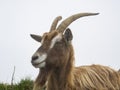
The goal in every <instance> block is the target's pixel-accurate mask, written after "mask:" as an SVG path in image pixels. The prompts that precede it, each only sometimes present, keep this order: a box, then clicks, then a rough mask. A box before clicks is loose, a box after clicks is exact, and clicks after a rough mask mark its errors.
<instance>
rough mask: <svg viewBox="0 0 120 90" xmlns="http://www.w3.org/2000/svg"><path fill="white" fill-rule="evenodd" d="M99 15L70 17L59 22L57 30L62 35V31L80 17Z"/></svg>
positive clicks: (85, 14) (88, 14)
mask: <svg viewBox="0 0 120 90" xmlns="http://www.w3.org/2000/svg"><path fill="white" fill-rule="evenodd" d="M98 14H99V13H78V14H75V15H72V16H70V17H68V18H66V19H65V20H64V21H62V22H61V24H60V25H59V26H58V28H57V30H59V32H61V33H63V32H64V30H65V29H66V28H67V27H68V26H69V25H70V24H71V23H72V22H73V21H75V20H77V19H78V18H80V17H84V16H92V15H98Z"/></svg>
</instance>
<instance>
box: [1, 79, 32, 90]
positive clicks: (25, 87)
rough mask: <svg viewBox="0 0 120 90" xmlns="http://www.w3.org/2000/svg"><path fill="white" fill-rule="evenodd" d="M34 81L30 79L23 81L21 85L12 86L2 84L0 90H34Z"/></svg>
mask: <svg viewBox="0 0 120 90" xmlns="http://www.w3.org/2000/svg"><path fill="white" fill-rule="evenodd" d="M32 88H33V80H31V79H30V78H25V79H21V81H20V82H19V83H16V84H13V85H10V84H4V83H0V90H32Z"/></svg>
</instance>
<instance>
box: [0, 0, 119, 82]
mask: <svg viewBox="0 0 120 90" xmlns="http://www.w3.org/2000/svg"><path fill="white" fill-rule="evenodd" d="M119 10H120V0H0V82H4V83H10V81H11V76H12V72H13V68H14V66H15V67H16V72H15V77H14V82H18V81H19V80H20V79H21V78H25V77H27V76H29V77H31V78H32V79H35V77H36V76H37V73H38V69H36V68H34V67H33V66H32V65H31V63H30V61H31V56H32V54H33V53H34V52H35V51H36V50H37V48H38V47H39V46H40V44H39V43H38V42H36V41H34V40H33V39H32V38H31V37H30V34H31V33H34V34H40V35H42V33H44V32H47V31H49V29H50V26H51V23H52V21H53V19H54V18H55V17H56V16H59V15H61V16H62V17H63V19H65V18H66V17H68V16H70V15H72V14H76V13H80V12H93V13H100V14H99V15H97V16H92V17H84V18H80V19H79V20H77V21H75V22H73V23H72V24H71V25H70V26H69V28H70V29H71V30H72V32H73V36H74V38H73V46H74V50H75V58H76V60H75V61H76V62H75V64H76V66H80V65H91V64H101V65H106V66H110V67H111V68H114V69H116V70H118V69H119V68H120V18H119V17H120V11H119Z"/></svg>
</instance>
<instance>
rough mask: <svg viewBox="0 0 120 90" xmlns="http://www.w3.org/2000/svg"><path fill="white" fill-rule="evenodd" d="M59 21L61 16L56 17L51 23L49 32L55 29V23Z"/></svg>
mask: <svg viewBox="0 0 120 90" xmlns="http://www.w3.org/2000/svg"><path fill="white" fill-rule="evenodd" d="M61 19H62V17H61V16H58V17H56V18H55V19H54V21H53V23H52V25H51V28H50V32H51V31H53V30H55V29H56V26H57V23H58V21H60V20H61Z"/></svg>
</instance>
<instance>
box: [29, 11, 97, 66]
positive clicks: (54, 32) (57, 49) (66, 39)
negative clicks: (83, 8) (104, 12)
mask: <svg viewBox="0 0 120 90" xmlns="http://www.w3.org/2000/svg"><path fill="white" fill-rule="evenodd" d="M92 15H98V13H79V14H75V15H72V16H70V17H68V18H66V19H65V20H64V21H62V23H61V24H60V25H59V26H58V27H57V28H56V26H57V23H58V21H59V20H61V19H62V17H61V16H58V17H56V18H55V20H54V21H53V23H52V26H51V29H50V32H48V33H44V34H43V36H42V37H41V36H38V35H33V34H32V35H31V37H32V38H33V39H35V40H37V41H39V42H41V47H40V48H39V49H38V50H37V51H36V52H35V54H34V55H33V56H32V61H31V62H32V64H33V66H35V67H37V68H42V67H45V66H53V67H58V66H60V65H62V63H64V62H66V60H67V57H69V56H68V55H69V53H70V48H69V47H71V40H72V33H71V30H70V29H66V28H67V27H68V26H69V25H70V24H71V23H72V22H73V21H75V20H77V19H78V18H80V17H84V16H92ZM64 31H65V33H64ZM63 33H64V34H63ZM64 60H65V61H64Z"/></svg>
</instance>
